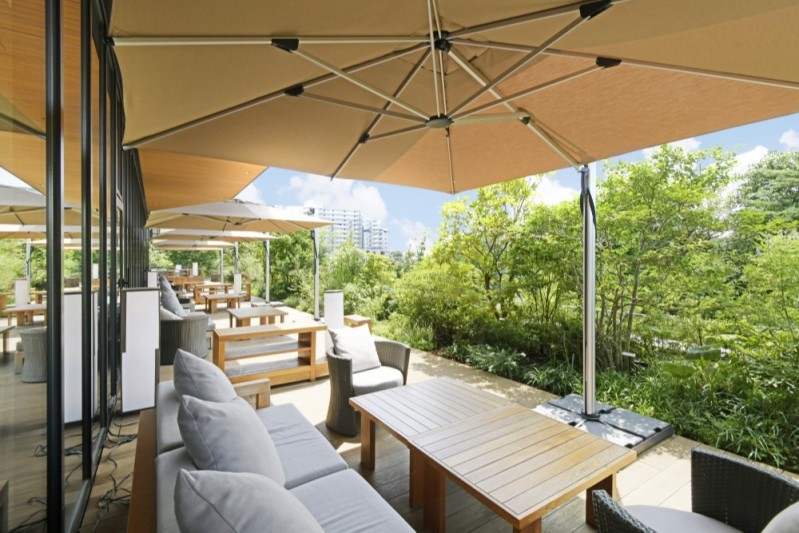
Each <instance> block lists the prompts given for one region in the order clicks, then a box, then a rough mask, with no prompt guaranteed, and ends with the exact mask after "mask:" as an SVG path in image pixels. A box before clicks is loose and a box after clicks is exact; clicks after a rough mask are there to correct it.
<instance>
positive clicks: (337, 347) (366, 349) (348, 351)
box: [328, 325, 380, 373]
mask: <svg viewBox="0 0 799 533" xmlns="http://www.w3.org/2000/svg"><path fill="white" fill-rule="evenodd" d="M328 331H329V332H330V336H331V337H332V339H333V352H334V353H335V354H336V355H340V356H342V357H348V358H349V359H352V372H353V373H355V372H363V371H365V370H370V369H372V368H379V367H380V358H379V357H378V356H377V348H376V347H375V341H374V339H373V338H372V334H371V333H370V332H369V328H368V327H367V326H366V325H363V326H358V327H357V328H335V329H330V330H328Z"/></svg>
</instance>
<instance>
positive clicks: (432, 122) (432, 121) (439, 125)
mask: <svg viewBox="0 0 799 533" xmlns="http://www.w3.org/2000/svg"><path fill="white" fill-rule="evenodd" d="M452 122H453V121H452V119H451V118H449V117H448V116H447V115H434V116H432V117H430V118H428V119H427V122H425V123H424V124H425V126H427V127H428V128H432V129H436V130H440V129H444V128H449V127H450V126H452Z"/></svg>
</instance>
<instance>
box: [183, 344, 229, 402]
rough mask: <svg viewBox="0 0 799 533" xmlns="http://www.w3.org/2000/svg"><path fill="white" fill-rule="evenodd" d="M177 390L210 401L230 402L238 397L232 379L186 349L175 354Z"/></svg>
mask: <svg viewBox="0 0 799 533" xmlns="http://www.w3.org/2000/svg"><path fill="white" fill-rule="evenodd" d="M173 365H174V374H175V390H176V391H177V393H178V396H184V395H188V396H193V397H195V398H199V399H201V400H207V401H209V402H229V401H230V400H232V399H233V398H235V397H236V391H235V389H234V388H233V385H231V383H230V380H229V379H228V377H227V376H226V375H225V373H224V372H222V371H221V370H220V369H219V367H217V366H216V365H215V364H213V363H211V362H210V361H206V360H205V359H201V358H199V357H197V356H196V355H193V354H190V353H189V352H187V351H185V350H181V349H178V351H177V353H176V354H175V361H174V363H173Z"/></svg>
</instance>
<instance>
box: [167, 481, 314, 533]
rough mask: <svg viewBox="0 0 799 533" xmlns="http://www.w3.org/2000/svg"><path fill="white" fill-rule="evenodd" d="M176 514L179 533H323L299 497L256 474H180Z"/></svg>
mask: <svg viewBox="0 0 799 533" xmlns="http://www.w3.org/2000/svg"><path fill="white" fill-rule="evenodd" d="M175 516H176V518H177V522H178V524H179V525H180V529H181V531H191V532H192V533H205V532H208V533H216V532H219V531H235V532H237V533H283V532H288V531H302V532H308V533H322V527H321V526H320V525H319V523H318V522H317V521H316V520H315V519H314V517H313V515H312V514H311V513H310V511H308V509H306V508H305V506H304V505H303V504H302V503H300V501H299V500H298V499H297V497H296V496H294V495H293V494H292V493H290V492H289V491H287V490H286V489H285V488H283V487H282V486H280V485H278V484H277V483H275V482H274V481H272V480H271V479H269V478H267V477H264V476H258V475H255V474H232V473H230V472H210V471H201V472H190V471H186V470H181V471H180V472H179V473H178V477H177V483H176V485H175Z"/></svg>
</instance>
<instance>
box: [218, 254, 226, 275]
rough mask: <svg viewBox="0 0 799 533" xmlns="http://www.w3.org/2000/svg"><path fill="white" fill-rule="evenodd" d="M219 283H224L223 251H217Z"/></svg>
mask: <svg viewBox="0 0 799 533" xmlns="http://www.w3.org/2000/svg"><path fill="white" fill-rule="evenodd" d="M219 281H220V282H222V283H224V282H225V251H224V250H222V249H220V250H219Z"/></svg>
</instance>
